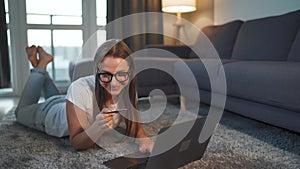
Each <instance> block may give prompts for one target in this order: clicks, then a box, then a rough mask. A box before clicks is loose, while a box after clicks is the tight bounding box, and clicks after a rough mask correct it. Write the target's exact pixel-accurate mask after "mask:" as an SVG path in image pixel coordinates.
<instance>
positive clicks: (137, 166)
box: [127, 158, 148, 169]
mask: <svg viewBox="0 0 300 169" xmlns="http://www.w3.org/2000/svg"><path fill="white" fill-rule="evenodd" d="M147 162H148V158H147V159H146V160H145V161H142V162H141V163H138V164H135V165H134V166H130V167H128V168H127V169H145V168H146V165H147Z"/></svg>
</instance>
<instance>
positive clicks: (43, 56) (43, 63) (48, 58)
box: [37, 46, 53, 70]
mask: <svg viewBox="0 0 300 169" xmlns="http://www.w3.org/2000/svg"><path fill="white" fill-rule="evenodd" d="M37 52H38V53H39V63H38V65H37V67H39V68H42V69H44V70H46V68H47V65H48V63H50V62H52V61H53V56H52V55H50V54H49V53H47V52H46V51H45V50H44V49H43V48H42V47H40V46H38V47H37Z"/></svg>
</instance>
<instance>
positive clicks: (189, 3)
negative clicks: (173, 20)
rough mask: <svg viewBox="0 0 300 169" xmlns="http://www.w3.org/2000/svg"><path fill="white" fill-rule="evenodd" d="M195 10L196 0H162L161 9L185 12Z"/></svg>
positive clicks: (171, 11)
mask: <svg viewBox="0 0 300 169" xmlns="http://www.w3.org/2000/svg"><path fill="white" fill-rule="evenodd" d="M195 10H196V0H162V11H163V12H168V13H177V12H180V13H186V12H193V11H195Z"/></svg>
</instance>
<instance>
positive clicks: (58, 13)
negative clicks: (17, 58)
mask: <svg viewBox="0 0 300 169" xmlns="http://www.w3.org/2000/svg"><path fill="white" fill-rule="evenodd" d="M58 4H59V5H58ZM70 4H72V7H69V8H68V6H70ZM26 23H27V24H28V25H29V26H30V29H28V31H27V37H28V38H27V39H28V45H29V46H30V45H33V44H35V45H40V46H43V48H45V50H46V51H47V52H48V53H51V54H52V55H53V56H54V61H53V62H52V64H51V65H50V66H48V67H47V69H48V72H49V74H50V76H51V77H52V78H53V79H54V80H55V81H57V82H58V81H59V82H61V81H69V77H68V65H69V62H70V61H71V60H73V59H74V58H76V57H78V55H79V54H80V50H81V47H82V45H83V35H82V28H80V27H75V26H74V25H82V1H81V0H64V1H61V0H43V1H41V0H26ZM59 26H64V27H59Z"/></svg>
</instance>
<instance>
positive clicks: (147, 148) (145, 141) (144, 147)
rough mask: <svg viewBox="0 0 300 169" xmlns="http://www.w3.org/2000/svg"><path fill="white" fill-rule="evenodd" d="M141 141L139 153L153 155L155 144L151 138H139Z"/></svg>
mask: <svg viewBox="0 0 300 169" xmlns="http://www.w3.org/2000/svg"><path fill="white" fill-rule="evenodd" d="M138 139H139V151H140V152H142V153H146V152H149V153H151V152H152V150H153V147H154V142H153V141H152V140H151V139H150V138H149V137H145V138H138Z"/></svg>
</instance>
